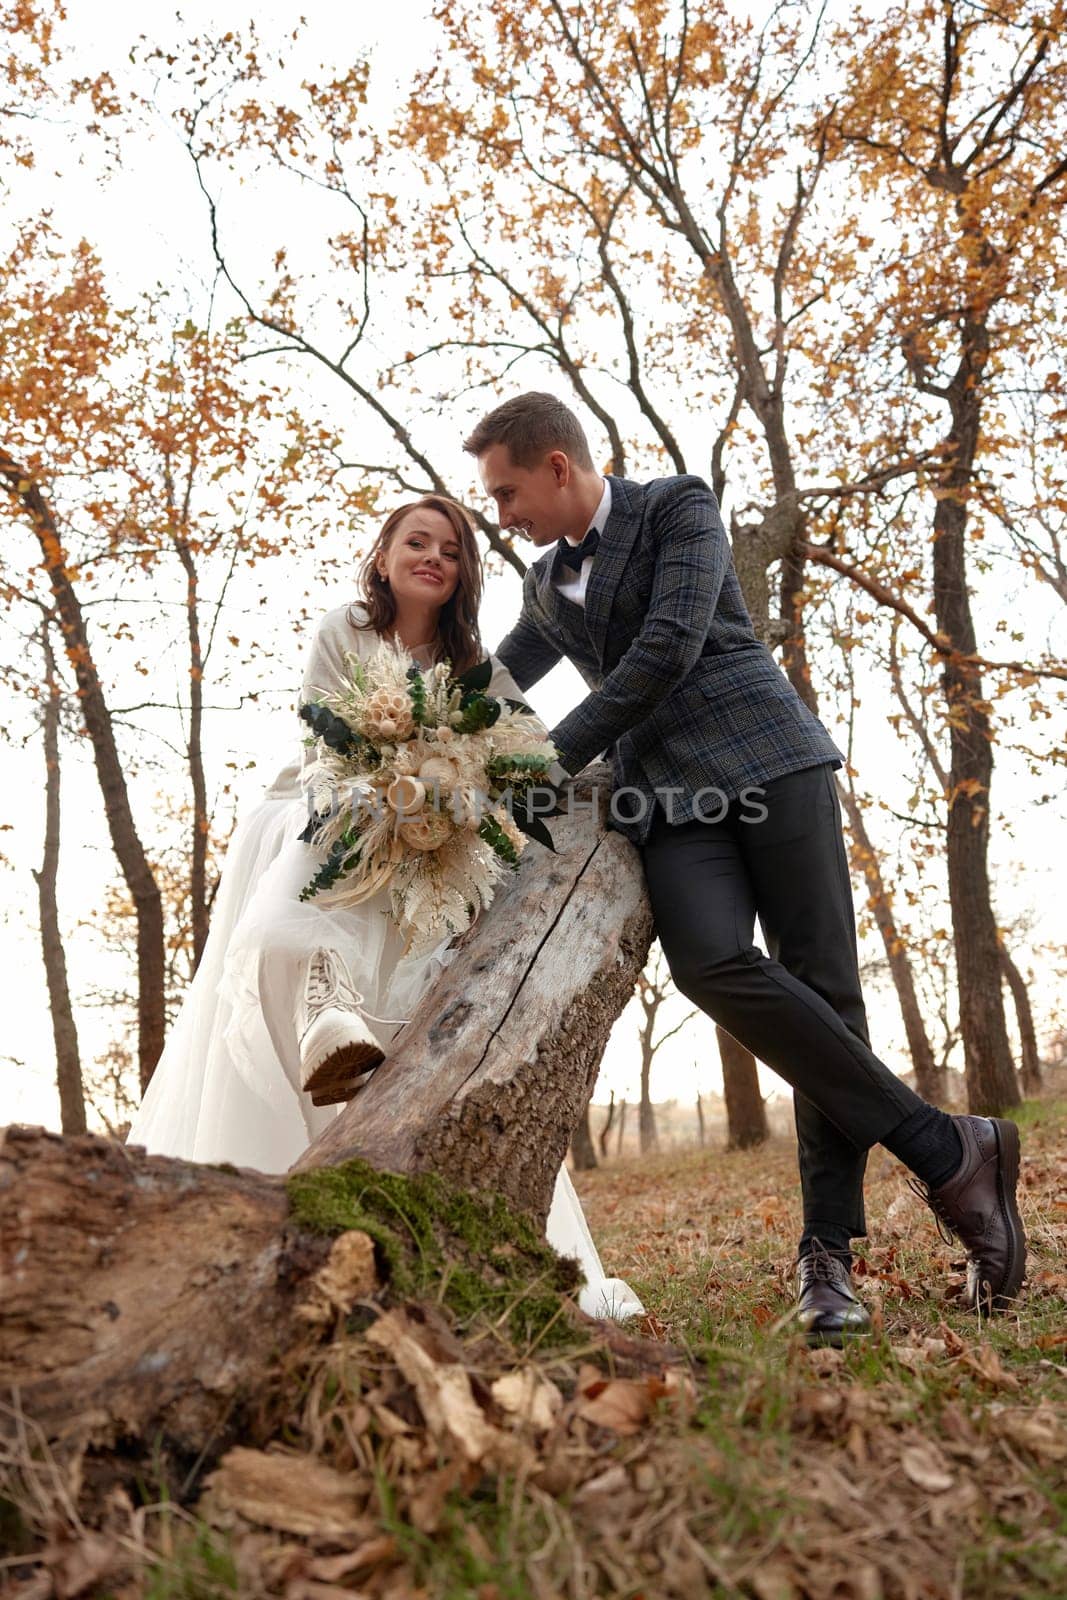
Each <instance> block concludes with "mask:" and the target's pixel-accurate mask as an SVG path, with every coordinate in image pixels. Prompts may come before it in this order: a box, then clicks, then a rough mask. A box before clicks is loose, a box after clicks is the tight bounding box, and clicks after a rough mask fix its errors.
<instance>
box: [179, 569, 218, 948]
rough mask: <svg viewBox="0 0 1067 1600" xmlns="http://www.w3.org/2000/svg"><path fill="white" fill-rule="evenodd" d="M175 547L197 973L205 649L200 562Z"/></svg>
mask: <svg viewBox="0 0 1067 1600" xmlns="http://www.w3.org/2000/svg"><path fill="white" fill-rule="evenodd" d="M174 543H175V548H176V549H177V552H178V558H179V560H180V561H181V564H182V567H183V569H184V572H185V584H186V589H185V614H186V622H187V629H188V635H189V738H188V741H187V744H186V752H187V756H188V760H189V781H190V784H191V785H192V791H193V827H192V838H191V840H190V845H191V849H190V854H189V905H190V921H191V924H192V931H193V973H194V974H195V972H196V969H197V967H199V965H200V958H201V956H202V955H203V953H204V946H205V945H206V944H207V935H208V921H209V916H210V912H209V907H208V892H207V837H208V826H209V822H208V814H207V779H206V777H205V775H204V753H203V723H204V652H203V648H202V646H201V643H200V618H199V612H198V609H197V600H198V590H197V574H196V563H195V561H194V560H193V554H192V551H191V550H190V548H189V541H188V540H187V539H185V538H176V539H175V541H174Z"/></svg>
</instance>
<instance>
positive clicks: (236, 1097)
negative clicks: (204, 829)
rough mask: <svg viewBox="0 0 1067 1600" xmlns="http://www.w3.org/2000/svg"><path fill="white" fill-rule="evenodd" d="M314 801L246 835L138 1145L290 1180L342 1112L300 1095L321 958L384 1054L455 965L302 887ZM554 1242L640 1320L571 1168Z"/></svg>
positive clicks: (137, 1125) (281, 812)
mask: <svg viewBox="0 0 1067 1600" xmlns="http://www.w3.org/2000/svg"><path fill="white" fill-rule="evenodd" d="M306 820H307V808H306V804H305V801H304V799H303V797H302V796H300V795H293V794H291V793H290V794H285V793H278V794H275V793H272V792H270V791H268V796H267V798H266V799H264V800H263V801H261V802H260V804H259V805H258V806H256V807H255V808H254V809H253V810H252V811H251V812H250V813H249V814H248V815H247V816H245V817H244V819H243V820H242V821H241V822H240V823H239V824H238V827H237V828H236V830H235V832H234V835H233V839H232V840H231V843H230V848H229V853H228V855H227V859H226V870H225V872H224V874H223V878H222V883H221V885H220V889H219V894H218V898H217V900H216V904H215V909H214V913H213V916H212V922H211V931H210V934H209V937H208V941H207V945H206V947H205V949H204V954H203V957H202V959H201V962H200V966H199V969H198V971H197V974H196V977H195V979H194V980H193V982H192V984H191V985H190V988H189V991H188V993H187V995H186V997H185V1000H184V1002H183V1004H182V1008H181V1011H180V1013H179V1016H178V1018H177V1020H176V1021H175V1024H174V1027H173V1029H172V1030H171V1033H170V1036H169V1038H168V1040H167V1044H166V1047H165V1049H164V1051H163V1055H162V1057H161V1058H160V1061H159V1064H158V1066H157V1067H156V1070H155V1073H154V1074H153V1077H152V1081H151V1083H150V1084H149V1086H148V1089H147V1090H146V1092H145V1096H144V1100H143V1102H142V1104H141V1107H140V1110H139V1112H138V1114H137V1116H136V1118H135V1119H134V1122H133V1126H132V1127H131V1129H130V1133H129V1135H128V1141H127V1142H128V1143H130V1144H139V1145H144V1146H146V1147H147V1149H148V1150H149V1151H150V1152H151V1153H153V1154H156V1155H169V1156H178V1157H182V1158H183V1159H185V1160H190V1161H201V1162H220V1161H227V1162H231V1163H232V1164H233V1165H234V1166H238V1167H252V1168H255V1169H256V1170H257V1171H260V1172H269V1173H282V1172H286V1171H287V1170H288V1169H289V1168H290V1167H291V1166H292V1165H293V1163H294V1162H295V1161H296V1160H297V1158H298V1157H299V1156H300V1155H301V1154H302V1153H303V1151H304V1150H305V1149H306V1148H307V1146H308V1144H309V1143H310V1142H311V1141H312V1140H313V1139H315V1138H316V1137H317V1136H318V1135H319V1134H320V1133H321V1132H322V1131H323V1129H324V1128H326V1127H327V1126H328V1124H329V1123H330V1122H331V1121H332V1120H333V1119H334V1117H336V1116H337V1115H338V1113H339V1112H340V1111H341V1110H343V1109H344V1108H343V1107H342V1106H314V1105H312V1103H311V1098H310V1096H309V1095H307V1094H304V1093H303V1092H302V1091H301V1088H300V1049H299V1028H300V1012H301V1001H302V996H303V984H304V981H305V978H306V974H307V971H308V965H309V963H310V959H311V956H312V955H313V953H314V952H315V951H316V950H330V951H334V952H336V953H338V954H339V955H340V956H341V958H342V960H343V961H344V963H345V965H346V967H347V969H348V971H349V974H350V976H351V978H352V981H353V983H354V984H355V986H356V988H357V990H358V991H359V993H360V995H361V996H362V1006H361V1010H362V1013H363V1016H364V1018H365V1020H366V1022H367V1024H368V1026H369V1027H370V1028H371V1030H372V1032H373V1033H374V1034H375V1035H376V1037H377V1039H378V1042H379V1044H381V1046H382V1047H383V1049H385V1048H387V1047H388V1046H389V1044H390V1043H391V1041H392V1040H393V1038H394V1037H395V1036H396V1033H397V1032H398V1030H399V1029H400V1027H402V1026H403V1024H404V1023H405V1022H406V1021H407V1019H408V1018H410V1017H411V1015H412V1014H413V1012H414V1011H415V1008H416V1007H417V1005H418V1003H419V1001H420V1000H421V999H422V996H423V995H424V994H425V993H426V991H427V989H429V988H430V986H431V985H432V984H433V983H434V981H435V979H436V978H437V977H438V976H439V974H440V973H441V972H442V971H443V970H444V968H445V967H446V966H447V964H448V962H449V960H450V959H451V958H452V956H453V955H454V952H453V951H450V950H449V949H448V948H447V946H448V940H444V941H443V942H442V943H441V944H440V945H439V946H438V947H437V948H436V949H435V950H432V951H430V952H429V953H427V954H423V955H418V956H413V955H409V956H404V955H403V940H402V938H401V936H400V934H399V933H398V931H397V928H396V926H395V923H394V922H393V921H392V919H391V917H390V914H389V897H388V893H387V892H383V893H381V894H379V895H376V896H375V897H374V898H373V899H371V900H368V901H366V902H364V904H362V905H359V906H355V907H352V908H350V909H347V910H341V909H338V908H335V907H330V908H328V909H327V908H325V907H323V906H322V905H321V904H320V903H319V902H318V901H316V900H309V901H301V900H300V898H299V895H300V890H301V889H302V888H303V887H304V885H305V884H306V883H307V882H308V881H309V879H310V878H311V877H312V875H313V873H314V872H315V869H316V867H317V866H318V864H319V857H318V856H317V855H316V854H315V852H314V851H313V850H312V849H311V848H310V847H309V846H308V845H306V844H304V843H302V841H301V840H300V839H299V834H300V831H301V829H302V828H303V826H304V823H305V822H306ZM546 1233H547V1237H548V1241H549V1243H550V1244H551V1245H553V1247H554V1248H555V1249H556V1250H558V1251H559V1252H560V1253H561V1254H562V1255H572V1256H577V1258H578V1260H579V1263H580V1265H581V1267H582V1270H583V1272H584V1273H585V1278H586V1283H585V1287H584V1289H583V1290H582V1291H581V1293H580V1296H579V1301H580V1304H581V1306H582V1309H583V1310H584V1311H587V1312H589V1313H590V1314H591V1315H593V1316H613V1317H617V1318H623V1317H627V1316H635V1315H640V1314H641V1312H642V1311H643V1309H644V1308H643V1306H642V1305H641V1302H640V1300H638V1298H637V1296H636V1295H635V1294H634V1293H633V1291H632V1290H631V1289H630V1288H629V1287H628V1285H627V1284H625V1283H623V1282H622V1281H621V1280H620V1279H617V1278H605V1276H604V1269H603V1267H602V1265H601V1262H600V1257H599V1255H598V1254H597V1250H596V1246H595V1245H594V1243H593V1240H592V1236H591V1235H590V1232H589V1228H588V1226H587V1224H586V1221H585V1215H584V1213H583V1211H582V1207H581V1203H580V1201H579V1199H578V1196H577V1194H576V1193H575V1190H574V1186H573V1184H572V1183H571V1181H570V1178H569V1176H568V1174H567V1170H566V1168H565V1167H564V1168H561V1170H560V1173H559V1176H558V1178H557V1180H556V1187H555V1192H554V1194H553V1199H552V1205H551V1209H550V1211H549V1216H548V1222H547V1228H546Z"/></svg>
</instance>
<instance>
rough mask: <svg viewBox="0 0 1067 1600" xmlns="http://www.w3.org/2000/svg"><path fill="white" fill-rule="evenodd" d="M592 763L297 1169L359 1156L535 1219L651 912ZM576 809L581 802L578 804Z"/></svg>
mask: <svg viewBox="0 0 1067 1600" xmlns="http://www.w3.org/2000/svg"><path fill="white" fill-rule="evenodd" d="M609 795H610V775H609V773H608V771H607V769H606V768H605V767H596V768H591V769H589V771H587V773H586V774H584V776H582V777H581V778H580V779H579V780H578V781H577V782H576V783H575V785H574V792H573V798H574V800H575V801H577V802H579V805H572V806H571V807H570V808H568V810H569V814H566V815H562V816H559V817H556V818H554V819H553V820H552V821H551V823H550V828H551V832H552V836H553V840H554V843H555V849H556V853H555V854H554V855H553V854H549V853H548V852H547V851H545V850H542V849H540V848H539V847H537V846H535V845H532V846H531V847H530V848H529V849H528V850H527V851H526V853H525V855H524V856H523V858H522V861H521V863H520V865H519V869H518V871H517V872H516V874H515V876H514V878H513V879H512V881H511V882H510V883H509V884H508V885H507V886H506V888H505V889H504V890H503V892H502V893H501V894H500V895H499V897H498V899H497V901H496V902H495V903H494V905H493V907H492V909H491V910H490V911H489V912H488V913H487V914H486V915H485V916H484V917H483V918H482V919H481V920H480V921H479V922H478V923H476V924H475V927H474V929H473V931H472V932H471V934H469V935H468V936H467V937H466V939H465V940H464V941H463V945H462V948H461V950H460V952H459V954H458V955H457V956H456V958H455V960H454V961H453V962H452V964H451V966H449V967H448V968H447V970H446V971H445V972H444V973H443V974H442V976H441V978H440V980H439V981H438V983H437V984H436V986H435V987H434V989H433V990H432V991H431V992H430V993H429V994H428V995H427V996H426V998H425V999H424V1001H423V1002H422V1004H421V1006H420V1007H419V1009H418V1010H417V1012H416V1013H415V1016H414V1017H413V1018H412V1020H411V1022H410V1023H409V1024H408V1026H407V1027H406V1028H405V1029H404V1031H403V1033H402V1034H401V1035H400V1037H399V1039H398V1041H397V1042H396V1044H395V1045H394V1046H393V1049H392V1053H391V1054H390V1055H389V1056H388V1058H387V1059H386V1061H385V1062H384V1063H383V1065H382V1066H381V1067H379V1068H378V1070H377V1072H375V1074H374V1076H373V1077H372V1078H371V1079H370V1081H369V1082H368V1084H367V1085H366V1087H365V1088H363V1089H361V1090H360V1092H359V1093H358V1094H357V1095H356V1097H355V1099H354V1100H352V1101H351V1102H350V1104H349V1105H348V1106H346V1108H345V1110H344V1111H343V1112H342V1113H341V1115H340V1116H339V1117H338V1118H337V1120H336V1121H335V1122H333V1123H331V1125H330V1126H329V1127H328V1128H327V1129H326V1131H325V1132H324V1133H322V1134H321V1135H320V1136H319V1138H318V1139H316V1141H315V1142H314V1144H313V1145H311V1146H310V1148H309V1149H308V1150H307V1151H305V1153H304V1154H303V1156H301V1158H300V1160H299V1161H298V1162H297V1163H296V1167H295V1168H294V1170H295V1171H306V1170H308V1169H311V1168H314V1167H319V1166H329V1165H331V1164H333V1163H335V1162H338V1161H345V1160H348V1159H349V1158H351V1157H353V1156H360V1157H362V1158H363V1159H365V1160H367V1161H370V1162H371V1163H372V1165H374V1166H376V1167H382V1168H385V1169H387V1170H389V1171H392V1172H407V1173H410V1172H436V1173H439V1174H440V1175H441V1177H443V1178H445V1179H446V1180H447V1181H448V1182H450V1183H452V1184H454V1185H455V1186H456V1187H457V1188H461V1189H470V1190H486V1189H491V1190H495V1191H496V1192H498V1193H500V1194H502V1195H503V1196H504V1198H505V1199H506V1200H507V1201H508V1202H509V1204H511V1205H512V1206H514V1207H515V1208H516V1209H517V1210H519V1211H524V1212H526V1213H528V1214H529V1215H531V1216H533V1217H535V1218H537V1219H538V1220H540V1221H541V1222H543V1221H544V1219H545V1217H546V1216H547V1214H548V1208H549V1205H550V1203H551V1199H552V1190H553V1187H554V1185H555V1181H556V1175H557V1173H558V1172H559V1169H560V1167H561V1165H562V1163H563V1158H564V1156H565V1154H566V1151H567V1146H568V1145H569V1144H570V1141H571V1136H572V1134H573V1133H574V1130H575V1128H576V1127H577V1125H578V1122H579V1119H580V1118H581V1116H582V1113H583V1111H584V1110H585V1107H586V1106H587V1104H588V1102H589V1097H590V1095H591V1094H592V1091H593V1086H594V1084H595V1082H596V1077H597V1072H598V1070H599V1066H600V1058H601V1056H602V1054H603V1052H604V1046H605V1045H606V1043H607V1039H608V1034H609V1033H610V1032H611V1027H612V1024H613V1023H614V1021H615V1019H616V1018H617V1017H618V1015H619V1013H620V1012H621V1011H622V1009H623V1007H624V1006H625V1004H626V1002H627V1000H629V998H630V995H631V994H632V993H633V989H634V985H635V983H636V982H637V979H638V977H639V976H640V974H641V971H642V969H643V967H644V965H645V961H646V958H647V956H648V950H649V945H650V943H651V939H652V914H651V911H650V909H649V905H648V896H647V893H646V890H645V882H644V874H643V872H642V869H641V862H640V858H639V856H638V853H637V851H636V850H635V848H634V847H633V845H632V844H630V843H629V842H628V841H627V840H626V839H624V838H623V837H622V836H621V835H620V834H617V833H612V832H608V831H607V829H606V826H605V819H606V810H607V802H608V797H609ZM579 806H581V808H579Z"/></svg>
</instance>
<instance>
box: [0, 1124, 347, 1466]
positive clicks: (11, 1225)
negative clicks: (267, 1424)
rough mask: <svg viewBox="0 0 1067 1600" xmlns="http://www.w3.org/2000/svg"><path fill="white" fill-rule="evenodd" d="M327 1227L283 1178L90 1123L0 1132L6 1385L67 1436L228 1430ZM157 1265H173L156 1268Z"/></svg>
mask: <svg viewBox="0 0 1067 1600" xmlns="http://www.w3.org/2000/svg"><path fill="white" fill-rule="evenodd" d="M328 1253H329V1240H328V1239H326V1238H323V1237H318V1236H314V1235H311V1234H308V1233H305V1232H303V1231H301V1230H299V1229H296V1228H294V1226H293V1225H292V1223H291V1222H290V1220H289V1202H288V1199H287V1196H286V1193H285V1188H284V1183H283V1180H282V1179H280V1178H269V1177H265V1176H263V1175H262V1174H260V1173H256V1172H250V1171H242V1172H237V1171H228V1172H225V1171H220V1170H218V1169H216V1168H214V1167H206V1166H199V1165H196V1164H194V1163H193V1162H186V1161H172V1160H169V1159H167V1158H164V1157H158V1156H157V1157H151V1156H147V1155H146V1154H145V1152H144V1151H143V1150H137V1149H133V1150H128V1149H127V1148H126V1147H125V1146H123V1145H120V1144H118V1143H116V1142H115V1141H114V1140H111V1139H105V1138H101V1137H98V1136H96V1135H93V1134H85V1135H82V1136H81V1137H80V1138H76V1139H70V1140H67V1139H61V1138H60V1137H59V1136H58V1135H56V1134H52V1133H47V1132H46V1131H45V1130H44V1129H42V1128H23V1127H17V1126H16V1127H11V1128H7V1129H5V1130H3V1132H2V1133H0V1277H2V1282H3V1286H4V1287H3V1296H2V1301H0V1385H2V1386H3V1388H4V1390H5V1391H8V1390H10V1389H11V1387H12V1386H14V1385H17V1386H18V1389H19V1398H20V1403H21V1405H22V1408H23V1409H24V1411H25V1412H26V1414H27V1415H29V1416H30V1417H32V1418H33V1420H34V1422H35V1423H36V1424H37V1425H38V1427H40V1428H41V1429H43V1431H44V1433H45V1434H46V1435H47V1437H48V1438H49V1439H50V1440H52V1441H54V1442H58V1443H59V1444H61V1445H70V1446H77V1445H78V1444H96V1445H99V1446H101V1447H104V1448H107V1447H111V1446H114V1445H118V1444H119V1442H120V1441H121V1440H123V1439H125V1438H127V1437H128V1438H133V1439H137V1438H145V1439H147V1438H151V1437H152V1436H153V1434H154V1433H155V1431H156V1430H157V1429H158V1430H161V1431H162V1433H163V1434H164V1435H165V1436H166V1439H167V1441H168V1445H169V1447H170V1448H171V1449H173V1450H175V1451H177V1452H178V1453H182V1452H186V1453H188V1456H189V1458H190V1459H193V1458H195V1457H197V1456H199V1454H200V1453H201V1451H202V1450H206V1449H207V1448H208V1447H209V1446H211V1447H214V1446H217V1447H219V1448H221V1447H222V1446H223V1445H224V1443H225V1442H226V1438H227V1436H229V1435H231V1434H235V1432H236V1429H237V1428H238V1427H239V1425H240V1422H241V1420H242V1418H241V1415H240V1412H241V1407H242V1405H243V1404H244V1403H245V1402H252V1401H253V1400H254V1399H255V1396H256V1392H257V1388H258V1386H259V1383H260V1380H261V1379H262V1377H263V1374H264V1373H265V1372H266V1370H267V1368H268V1366H269V1365H271V1364H272V1362H273V1361H274V1359H275V1357H277V1356H284V1355H285V1353H286V1351H287V1350H288V1349H290V1348H291V1347H292V1346H293V1345H295V1344H296V1343H297V1342H298V1341H299V1340H300V1339H301V1338H306V1337H307V1325H306V1323H304V1322H302V1321H301V1320H300V1319H299V1318H298V1317H297V1316H296V1314H295V1313H296V1308H297V1306H298V1305H299V1303H300V1301H301V1299H302V1298H303V1296H304V1294H306V1292H307V1288H308V1280H309V1277H310V1275H311V1274H312V1273H313V1272H314V1271H316V1270H317V1269H318V1268H319V1267H320V1266H321V1265H322V1263H323V1261H324V1260H325V1259H326V1256H327V1255H328ZM160 1263H165V1270H161V1269H160Z"/></svg>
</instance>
